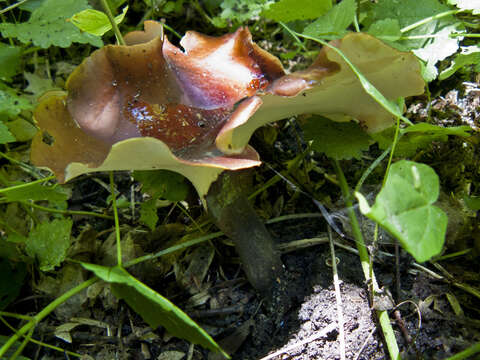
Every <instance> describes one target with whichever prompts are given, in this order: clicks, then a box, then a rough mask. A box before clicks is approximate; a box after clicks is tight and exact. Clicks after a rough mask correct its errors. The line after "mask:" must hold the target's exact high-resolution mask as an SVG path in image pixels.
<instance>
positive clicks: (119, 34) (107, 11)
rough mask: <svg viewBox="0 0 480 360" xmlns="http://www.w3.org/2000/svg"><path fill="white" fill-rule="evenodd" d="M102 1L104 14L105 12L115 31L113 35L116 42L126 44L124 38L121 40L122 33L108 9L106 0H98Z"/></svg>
mask: <svg viewBox="0 0 480 360" xmlns="http://www.w3.org/2000/svg"><path fill="white" fill-rule="evenodd" d="M100 2H101V3H102V6H103V9H104V11H105V14H107V17H108V20H110V24H112V29H113V32H114V33H115V37H116V38H117V42H118V44H119V45H126V43H125V40H123V36H122V33H121V32H120V29H119V28H118V26H117V23H116V22H115V18H114V17H113V15H112V11H111V10H110V6H108V3H107V0H100Z"/></svg>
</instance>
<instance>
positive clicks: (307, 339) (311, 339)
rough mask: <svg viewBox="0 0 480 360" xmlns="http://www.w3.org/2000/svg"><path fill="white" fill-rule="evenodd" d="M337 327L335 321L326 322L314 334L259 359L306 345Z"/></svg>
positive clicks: (266, 358) (268, 358) (267, 359)
mask: <svg viewBox="0 0 480 360" xmlns="http://www.w3.org/2000/svg"><path fill="white" fill-rule="evenodd" d="M336 327H337V324H336V323H331V324H328V325H327V326H326V327H324V328H323V329H322V330H321V331H319V332H317V333H316V334H314V335H312V336H310V337H308V338H306V339H303V340H302V341H299V342H297V343H295V344H293V345H290V346H287V347H286V348H285V349H280V350H278V351H275V352H274V353H272V354H270V355H267V356H265V357H263V358H261V359H260V360H270V359H273V358H275V357H276V356H280V355H282V354H285V353H286V352H289V351H291V350H293V349H295V348H296V347H299V346H302V345H306V344H308V343H311V342H313V341H315V340H318V339H320V338H322V337H324V336H325V335H327V334H328V333H329V332H330V331H333V330H335V328H336Z"/></svg>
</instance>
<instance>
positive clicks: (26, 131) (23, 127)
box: [6, 118, 37, 141]
mask: <svg viewBox="0 0 480 360" xmlns="http://www.w3.org/2000/svg"><path fill="white" fill-rule="evenodd" d="M6 125H7V126H8V130H10V132H11V133H12V134H13V136H15V138H16V139H17V141H28V140H31V139H32V138H33V137H34V136H35V134H36V133H37V128H36V127H35V126H33V125H32V124H31V123H30V122H29V121H27V120H25V119H22V118H18V119H16V120H13V121H9V122H7V123H6Z"/></svg>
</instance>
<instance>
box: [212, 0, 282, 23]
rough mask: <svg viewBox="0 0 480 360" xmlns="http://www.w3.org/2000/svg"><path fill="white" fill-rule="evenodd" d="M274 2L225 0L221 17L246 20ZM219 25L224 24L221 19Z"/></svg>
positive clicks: (239, 20) (222, 4) (221, 5)
mask: <svg viewBox="0 0 480 360" xmlns="http://www.w3.org/2000/svg"><path fill="white" fill-rule="evenodd" d="M269 3H270V4H271V3H273V1H269V0H223V1H222V3H221V4H220V7H221V8H222V13H221V14H220V19H222V20H233V21H236V22H240V23H242V22H245V21H248V20H250V19H251V18H252V17H255V16H257V15H259V14H260V13H261V12H262V10H264V9H265V8H266V6H267V4H269ZM217 24H218V25H223V24H225V25H226V23H222V22H221V21H217Z"/></svg>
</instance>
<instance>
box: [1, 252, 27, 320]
mask: <svg viewBox="0 0 480 360" xmlns="http://www.w3.org/2000/svg"><path fill="white" fill-rule="evenodd" d="M25 275H27V267H26V266H25V264H24V263H13V262H10V261H8V260H7V259H5V258H1V257H0V311H1V310H3V309H5V307H6V306H7V305H8V304H10V303H11V302H12V301H13V300H15V299H16V297H17V296H18V294H19V293H20V289H21V288H22V286H23V280H24V279H25Z"/></svg>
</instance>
